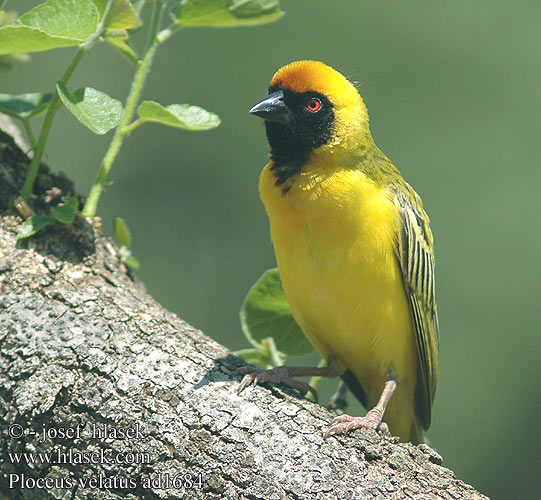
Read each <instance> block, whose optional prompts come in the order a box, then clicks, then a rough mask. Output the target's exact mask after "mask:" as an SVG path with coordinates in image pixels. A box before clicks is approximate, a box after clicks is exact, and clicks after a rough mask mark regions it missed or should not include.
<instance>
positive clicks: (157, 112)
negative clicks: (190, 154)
mask: <svg viewBox="0 0 541 500" xmlns="http://www.w3.org/2000/svg"><path fill="white" fill-rule="evenodd" d="M137 114H138V115H139V117H140V118H141V120H143V121H147V122H158V123H163V124H164V125H169V126H170V127H178V128H183V129H186V130H209V129H211V128H215V127H217V126H218V125H220V118H219V116H218V115H215V114H214V113H209V112H208V111H205V110H204V109H203V108H200V107H198V106H190V105H189V104H171V105H169V106H167V107H164V106H162V105H161V104H159V103H157V102H154V101H143V102H142V103H141V104H140V106H139V108H138V109H137Z"/></svg>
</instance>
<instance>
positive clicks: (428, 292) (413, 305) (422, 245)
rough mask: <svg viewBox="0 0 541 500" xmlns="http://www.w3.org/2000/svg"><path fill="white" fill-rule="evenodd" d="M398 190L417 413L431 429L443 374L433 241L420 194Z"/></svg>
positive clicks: (406, 188)
mask: <svg viewBox="0 0 541 500" xmlns="http://www.w3.org/2000/svg"><path fill="white" fill-rule="evenodd" d="M394 187H395V195H396V198H395V203H396V204H397V206H398V207H399V211H400V216H401V218H402V222H403V225H402V231H401V234H400V237H399V240H398V248H397V253H398V258H399V261H400V267H401V270H402V277H403V280H404V288H405V290H406V294H407V296H408V300H409V304H410V310H411V317H412V321H413V325H414V328H415V336H416V340H417V351H418V354H419V369H418V375H417V389H416V398H415V399H416V401H415V409H416V415H417V417H418V419H419V421H420V423H421V424H422V426H423V427H424V428H425V429H428V428H429V427H430V417H431V410H432V402H433V400H434V395H435V392H436V386H437V382H438V370H439V326H438V313H437V308H436V289H435V279H434V250H433V239H432V232H431V231H430V226H429V220H428V216H427V215H426V213H425V212H424V210H423V208H422V202H421V199H420V198H419V196H418V195H417V193H415V191H414V190H413V189H412V188H411V187H410V186H409V185H408V184H406V183H404V185H400V186H394Z"/></svg>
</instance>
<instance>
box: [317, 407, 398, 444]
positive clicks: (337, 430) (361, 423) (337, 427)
mask: <svg viewBox="0 0 541 500" xmlns="http://www.w3.org/2000/svg"><path fill="white" fill-rule="evenodd" d="M382 417H383V414H382V412H381V411H380V410H379V409H378V408H372V409H371V410H370V411H369V412H368V413H367V414H366V415H365V416H364V417H352V416H350V415H345V414H344V415H339V416H338V417H335V418H334V419H333V421H332V422H331V425H330V426H329V428H328V429H327V431H326V432H325V434H324V435H323V437H324V439H327V438H328V437H329V436H331V435H332V434H347V433H348V432H350V431H354V430H357V429H374V430H375V431H377V430H379V431H381V432H383V433H389V428H388V427H387V424H386V423H384V422H382V421H381V419H382Z"/></svg>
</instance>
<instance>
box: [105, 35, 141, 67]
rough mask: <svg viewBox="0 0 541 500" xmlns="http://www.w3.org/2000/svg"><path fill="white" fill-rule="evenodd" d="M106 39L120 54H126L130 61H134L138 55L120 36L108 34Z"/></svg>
mask: <svg viewBox="0 0 541 500" xmlns="http://www.w3.org/2000/svg"><path fill="white" fill-rule="evenodd" d="M106 40H107V41H108V42H109V43H110V44H111V45H112V46H113V47H115V48H116V49H117V50H118V51H119V52H120V53H121V54H122V55H124V56H126V57H127V58H128V60H129V61H130V62H132V63H134V64H135V63H136V62H137V60H138V59H139V57H138V56H137V54H136V53H135V51H134V50H133V49H132V48H131V47H130V46H129V44H128V42H126V40H125V39H124V38H123V37H122V36H108V37H107V38H106Z"/></svg>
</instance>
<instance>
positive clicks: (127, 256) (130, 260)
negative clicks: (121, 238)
mask: <svg viewBox="0 0 541 500" xmlns="http://www.w3.org/2000/svg"><path fill="white" fill-rule="evenodd" d="M119 253H120V260H121V262H124V264H126V265H127V266H130V267H133V268H134V269H139V261H138V260H137V259H136V258H135V257H134V256H133V255H132V253H131V250H130V249H129V248H128V247H120V248H119Z"/></svg>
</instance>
